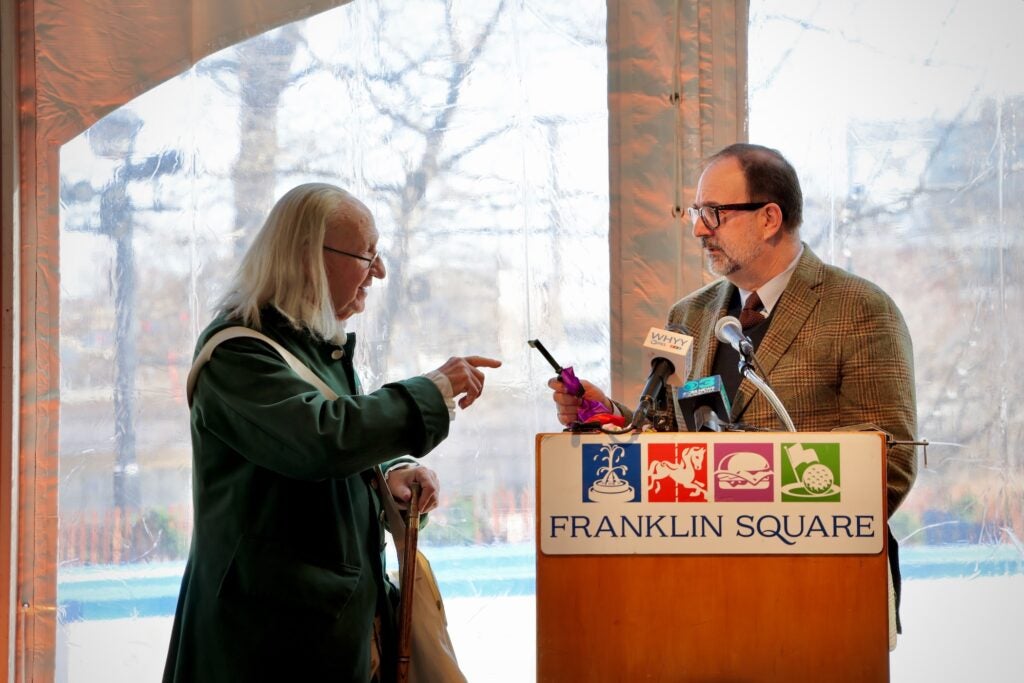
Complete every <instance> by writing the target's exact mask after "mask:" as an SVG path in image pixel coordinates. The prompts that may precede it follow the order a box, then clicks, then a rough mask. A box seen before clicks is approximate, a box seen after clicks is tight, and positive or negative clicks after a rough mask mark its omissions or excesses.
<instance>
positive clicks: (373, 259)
mask: <svg viewBox="0 0 1024 683" xmlns="http://www.w3.org/2000/svg"><path fill="white" fill-rule="evenodd" d="M324 249H326V250H327V251H333V252H334V253H335V254H341V255H343V256H351V257H352V258H356V259H359V260H360V261H363V262H364V263H366V269H367V270H369V269H370V268H373V266H374V264H376V263H378V262H379V261H380V258H381V254H382V253H383V252H380V251H378V252H377V253H376V254H374V255H373V256H363V255H362V254H353V253H352V252H350V251H342V250H341V249H335V248H334V247H329V246H327V245H326V244H325V245H324Z"/></svg>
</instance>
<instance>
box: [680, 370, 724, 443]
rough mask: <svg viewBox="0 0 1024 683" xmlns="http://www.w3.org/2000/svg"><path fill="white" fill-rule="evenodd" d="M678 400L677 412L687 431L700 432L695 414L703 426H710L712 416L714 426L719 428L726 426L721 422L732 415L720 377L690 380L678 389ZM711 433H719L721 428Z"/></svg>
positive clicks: (713, 376) (712, 376) (699, 425)
mask: <svg viewBox="0 0 1024 683" xmlns="http://www.w3.org/2000/svg"><path fill="white" fill-rule="evenodd" d="M678 399H679V412H681V413H682V414H683V420H684V421H685V422H686V428H687V430H689V431H691V432H699V431H701V424H700V423H698V417H697V413H700V414H701V421H702V422H703V424H704V425H705V426H708V425H710V424H711V422H710V420H709V418H710V417H711V415H713V416H714V422H715V424H718V425H719V426H720V427H721V426H727V425H728V423H723V422H722V421H723V420H728V419H729V415H730V414H731V413H732V403H731V402H730V401H729V394H728V393H727V392H726V390H725V383H724V382H723V381H722V377H721V375H711V376H710V377H702V378H700V379H692V380H690V381H689V382H687V383H686V384H684V385H683V386H682V387H680V389H679V391H678ZM703 408H707V410H706V411H704V410H702V409H703ZM709 413H710V415H709ZM705 431H706V430H705ZM713 431H716V432H717V431H721V428H719V429H713Z"/></svg>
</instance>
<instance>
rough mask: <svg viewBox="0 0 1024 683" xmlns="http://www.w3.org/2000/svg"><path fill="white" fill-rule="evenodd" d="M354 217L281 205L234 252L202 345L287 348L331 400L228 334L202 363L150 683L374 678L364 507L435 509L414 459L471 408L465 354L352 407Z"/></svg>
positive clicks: (381, 635)
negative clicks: (381, 490) (238, 332)
mask: <svg viewBox="0 0 1024 683" xmlns="http://www.w3.org/2000/svg"><path fill="white" fill-rule="evenodd" d="M377 241H378V233H377V229H376V227H375V224H374V221H373V217H372V215H371V214H370V212H369V211H368V210H367V208H366V207H365V206H364V205H363V204H362V203H361V202H359V201H358V200H357V199H355V198H354V197H352V196H351V195H350V194H348V193H347V192H345V191H343V190H341V189H339V188H336V187H333V186H331V185H325V184H308V185H301V186H299V187H296V188H294V189H293V190H291V191H289V192H288V193H287V194H286V195H285V196H284V197H282V198H281V199H280V200H279V201H278V203H277V204H276V205H275V207H274V208H273V210H272V211H271V213H270V215H269V217H268V218H267V221H266V223H265V224H264V226H263V228H262V229H261V231H260V232H259V234H258V235H257V236H256V238H255V240H254V242H253V244H252V246H251V247H250V248H249V250H248V252H247V253H246V255H245V257H244V259H243V261H242V264H241V266H240V268H239V270H238V272H237V274H236V276H235V278H234V281H233V283H232V285H231V288H230V290H229V292H228V294H227V296H226V297H225V298H224V299H223V301H222V302H221V306H220V314H219V315H218V317H217V318H216V319H215V320H214V322H213V323H212V324H211V325H210V326H209V327H207V329H206V330H205V331H204V332H203V333H202V334H201V335H200V337H199V340H198V343H197V347H196V348H197V352H198V350H199V349H201V348H202V347H203V345H204V344H205V343H206V342H207V341H208V340H209V339H210V337H212V336H213V335H214V334H216V333H217V332H219V331H221V330H223V329H225V328H229V327H233V326H244V327H247V328H250V329H254V330H258V331H259V332H261V333H262V334H264V335H266V336H267V337H269V338H270V339H272V340H273V341H275V342H277V343H278V344H280V345H281V346H283V347H284V348H285V349H286V350H287V351H289V352H291V354H293V355H294V356H295V357H297V358H298V359H299V360H300V361H301V362H302V363H303V364H305V365H306V366H307V367H308V368H309V369H310V370H311V371H312V372H313V373H314V374H315V375H316V376H317V377H319V379H320V380H322V381H323V382H324V383H326V384H327V386H328V387H330V389H331V390H333V391H334V392H335V393H336V394H337V395H338V398H336V399H335V400H331V399H329V398H327V397H325V396H324V395H323V394H321V393H320V392H319V391H318V390H317V389H316V388H315V387H314V386H313V385H311V384H309V383H308V382H306V381H305V380H303V379H302V378H301V377H300V376H299V375H297V374H296V373H295V372H294V371H293V370H292V368H291V367H290V366H289V365H288V364H287V363H286V361H285V360H284V359H283V358H282V357H281V356H280V355H279V354H278V353H277V351H275V350H274V349H273V348H271V347H270V346H269V345H268V344H267V343H265V342H264V341H261V340H258V339H252V338H246V337H242V338H234V339H231V340H228V341H225V342H224V343H222V344H220V345H219V346H217V347H216V348H215V349H214V350H213V352H212V355H210V357H209V360H208V362H207V363H206V364H205V365H204V366H202V371H201V373H200V374H199V375H198V378H197V380H196V383H195V387H194V393H193V395H192V396H191V425H192V448H193V489H194V490H193V500H194V507H195V510H194V514H195V525H194V532H193V538H192V546H191V549H190V552H189V559H188V563H187V565H186V567H185V573H184V576H183V578H182V586H181V593H180V595H179V598H178V607H177V610H176V613H175V618H174V626H173V629H172V633H171V642H170V648H169V652H168V657H167V664H166V667H165V670H164V680H165V681H214V682H216V683H223V682H227V681H281V680H294V681H358V682H360V683H362V682H364V681H370V680H381V681H388V680H391V677H392V676H393V673H394V662H395V657H396V653H395V645H396V643H395V625H394V617H393V609H392V600H393V596H392V595H391V594H390V590H391V588H390V584H389V583H388V582H387V580H386V578H385V574H384V556H383V548H384V529H383V525H382V522H381V517H382V516H381V506H380V501H379V499H378V498H377V493H376V492H375V491H374V490H373V487H374V484H373V481H374V480H373V476H372V471H373V467H374V466H375V465H383V468H384V469H385V470H386V473H387V479H388V483H389V487H390V489H391V493H392V494H393V495H394V497H395V498H396V499H397V500H399V501H400V502H402V501H407V500H408V499H409V496H410V493H411V489H410V487H411V485H412V484H413V482H416V483H419V484H420V486H421V487H422V494H421V503H420V507H421V510H422V511H423V512H427V511H429V510H430V509H432V508H433V507H435V506H436V504H437V496H438V481H437V477H436V475H435V473H434V472H433V471H432V470H430V469H428V468H425V467H420V466H418V465H416V464H415V461H414V460H412V459H411V458H405V457H402V456H406V455H411V456H413V457H417V458H418V457H421V456H423V455H425V454H426V453H428V452H430V451H431V450H432V449H433V448H434V447H435V446H437V444H439V443H440V442H441V441H442V440H444V439H445V438H446V437H447V435H448V426H449V421H450V419H452V418H453V417H454V408H455V405H454V399H455V397H461V398H460V399H459V405H460V406H461V407H462V408H466V407H468V406H469V405H470V404H472V403H473V402H474V401H475V400H476V398H477V397H479V395H480V393H481V391H482V389H483V383H484V375H483V372H482V371H481V370H480V368H481V367H498V366H499V365H500V363H499V362H498V361H496V360H493V359H489V358H483V357H479V356H468V357H458V358H451V359H449V360H448V362H446V363H445V364H444V365H442V366H441V367H440V368H438V369H437V370H434V371H432V372H429V373H427V374H425V375H423V376H420V377H413V378H411V379H407V380H403V381H400V382H394V383H391V384H386V385H385V386H383V387H381V388H380V389H378V390H377V391H374V392H372V393H370V394H363V393H362V391H361V388H360V386H359V379H358V377H357V376H356V373H355V370H354V368H353V365H352V359H353V353H354V348H355V335H354V334H352V333H348V334H346V333H345V331H344V321H345V320H347V319H348V318H350V317H351V316H353V315H355V314H357V313H360V312H362V310H363V309H364V307H365V303H366V299H367V295H368V290H369V288H370V286H371V285H372V284H373V281H374V279H380V278H383V277H384V276H385V274H386V273H385V266H384V263H383V261H382V259H381V255H380V253H379V252H378V250H377Z"/></svg>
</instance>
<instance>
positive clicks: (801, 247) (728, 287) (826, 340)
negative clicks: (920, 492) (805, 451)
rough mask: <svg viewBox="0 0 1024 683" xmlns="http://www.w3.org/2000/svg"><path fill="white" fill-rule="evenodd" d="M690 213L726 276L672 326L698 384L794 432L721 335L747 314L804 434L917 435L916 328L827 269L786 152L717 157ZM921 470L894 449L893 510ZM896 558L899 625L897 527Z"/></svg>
mask: <svg viewBox="0 0 1024 683" xmlns="http://www.w3.org/2000/svg"><path fill="white" fill-rule="evenodd" d="M688 214H689V217H690V220H691V221H692V222H693V235H694V237H696V238H698V239H700V241H701V247H702V248H703V250H704V257H705V260H706V262H707V267H708V269H709V270H710V271H711V272H712V273H714V274H715V275H719V276H721V279H719V280H717V281H715V282H713V283H711V284H709V285H707V286H705V287H703V288H701V289H699V290H697V291H696V292H694V293H692V294H690V295H689V296H686V297H684V298H683V299H682V300H680V301H679V302H678V303H676V304H675V305H674V306H673V307H672V310H671V312H670V313H669V316H668V324H669V327H670V328H671V327H672V326H679V327H681V328H682V329H684V330H686V331H687V332H688V333H689V334H690V335H692V336H693V337H694V346H693V366H692V370H691V372H690V377H689V378H688V379H696V378H700V377H708V376H710V375H721V376H722V377H723V381H724V383H725V386H726V389H727V391H728V393H729V397H730V399H731V401H732V412H731V414H730V416H729V418H728V419H729V420H730V421H732V422H742V423H745V424H747V425H750V426H752V427H755V428H763V429H773V430H781V429H784V427H783V426H782V424H781V422H780V421H779V418H778V416H777V415H776V413H775V411H774V409H773V408H772V406H771V404H770V403H769V402H768V400H767V399H766V398H765V397H764V395H763V394H761V393H760V392H759V391H757V389H756V388H755V387H754V385H753V383H752V382H750V380H748V379H746V378H741V377H740V376H739V371H738V369H737V365H738V360H739V358H738V355H737V353H736V351H734V350H733V349H732V347H730V346H728V345H726V344H720V343H719V342H718V340H717V339H716V337H715V324H716V323H717V322H718V321H719V320H721V318H722V317H723V316H726V315H740V314H741V313H746V314H747V315H745V316H741V317H744V318H747V322H745V323H744V332H745V334H747V335H748V336H749V337H750V339H751V341H752V342H753V344H754V347H755V349H756V352H757V360H758V362H759V364H760V368H761V370H762V372H763V373H764V375H763V377H764V379H765V380H766V381H767V382H768V385H769V386H770V387H771V388H772V389H773V390H774V392H775V394H776V395H777V396H778V398H779V400H780V401H781V402H782V405H783V406H785V408H786V410H787V412H788V413H789V416H790V418H791V419H792V421H793V424H794V426H795V427H796V429H797V431H801V432H810V431H829V430H832V429H835V428H837V427H840V428H841V427H851V426H854V425H862V424H871V425H875V426H877V427H880V428H881V429H883V430H885V431H886V432H889V433H890V434H892V435H893V436H894V437H895V438H896V439H897V440H900V441H909V440H913V439H914V435H915V433H916V430H917V404H916V400H915V394H914V367H913V350H912V347H911V341H910V333H909V332H908V331H907V325H906V323H905V322H904V320H903V316H902V315H901V314H900V311H899V309H898V308H897V307H896V304H895V303H893V301H892V299H891V298H890V297H889V296H888V295H887V294H886V293H885V292H883V291H882V290H881V289H879V288H878V287H877V286H876V285H874V284H872V283H871V282H868V281H867V280H864V279H863V278H859V277H856V276H855V275H851V274H850V273H847V272H845V271H843V270H842V269H840V268H836V267H834V266H829V265H826V264H824V263H823V262H822V261H821V259H819V258H818V257H817V256H815V255H814V253H813V252H811V250H810V247H808V246H807V245H806V244H804V243H803V242H801V241H800V223H801V222H802V218H803V193H802V192H801V190H800V181H799V179H798V178H797V175H796V171H795V170H794V169H793V167H792V165H790V163H789V162H788V161H787V160H786V159H785V158H784V157H783V156H782V155H781V154H780V153H779V152H778V151H776V150H774V149H769V148H767V147H762V146H760V145H750V144H742V143H740V144H734V145H730V146H729V147H726V148H725V149H723V150H722V151H720V152H718V153H717V154H715V155H714V156H713V157H711V159H709V160H708V164H707V166H706V167H705V169H704V172H703V173H702V174H701V177H700V180H699V181H698V184H697V196H696V198H695V201H694V204H693V206H692V207H690V208H689V210H688ZM745 307H746V308H748V309H750V310H749V311H744V310H743V309H744V308H745ZM583 385H584V388H585V389H586V392H585V393H584V397H585V398H589V399H593V400H599V401H601V402H603V403H604V404H605V405H606V406H608V407H609V408H613V407H614V409H615V410H617V411H620V412H624V413H625V412H627V411H628V409H627V408H625V406H623V405H621V404H618V403H615V404H613V402H612V401H611V400H610V399H609V398H608V397H607V396H606V395H605V394H604V392H602V391H601V390H600V389H599V388H597V387H595V386H594V385H592V384H590V383H589V382H586V381H584V382H583ZM549 386H550V387H551V388H552V389H554V392H555V393H554V400H555V403H556V405H557V406H558V417H559V420H560V421H561V422H562V423H563V424H570V423H572V422H573V421H575V420H576V416H577V408H578V407H579V403H580V399H579V398H577V397H576V396H573V395H571V394H569V393H567V392H566V391H565V387H564V386H563V385H562V383H561V382H559V381H558V380H557V379H553V380H551V381H550V382H549ZM627 417H628V416H627ZM721 417H723V418H724V417H725V416H721ZM916 473H917V462H916V460H915V457H914V450H913V447H912V446H908V445H901V446H895V447H893V448H891V449H890V450H889V453H888V460H887V466H886V476H887V492H886V493H887V501H888V512H889V515H890V516H891V515H892V514H893V513H894V512H895V511H896V509H897V508H898V507H899V505H900V503H902V502H903V500H904V498H906V496H907V493H908V492H909V491H910V487H911V486H912V485H913V483H914V478H915V476H916ZM888 556H889V566H890V569H891V571H892V579H893V587H894V589H895V593H896V609H897V617H896V619H897V622H896V623H897V631H899V630H900V626H899V616H898V610H899V603H900V583H901V581H900V572H899V548H898V544H897V543H896V539H895V538H894V537H893V535H892V532H891V531H890V532H889V535H888Z"/></svg>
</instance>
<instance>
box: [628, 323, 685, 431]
mask: <svg viewBox="0 0 1024 683" xmlns="http://www.w3.org/2000/svg"><path fill="white" fill-rule="evenodd" d="M643 348H644V361H645V363H644V365H649V366H650V368H651V374H650V375H648V376H647V382H646V383H645V384H644V388H643V391H641V392H640V401H639V404H638V405H637V409H636V412H637V414H638V415H639V416H640V417H641V418H644V419H646V418H648V417H649V416H650V413H651V411H652V410H653V409H654V406H655V403H656V402H657V401H658V399H659V398H660V397H661V396H662V394H663V393H664V391H665V385H666V384H672V385H674V386H678V385H680V384H682V382H683V377H686V376H687V375H689V374H690V366H691V364H692V362H693V361H692V358H691V357H690V354H691V351H692V348H693V337H691V336H689V335H687V334H684V333H683V330H680V329H678V328H676V329H672V330H662V329H658V328H657V327H652V328H651V329H650V331H649V332H648V333H647V338H646V339H644V347H643ZM639 424H641V423H638V425H639Z"/></svg>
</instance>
